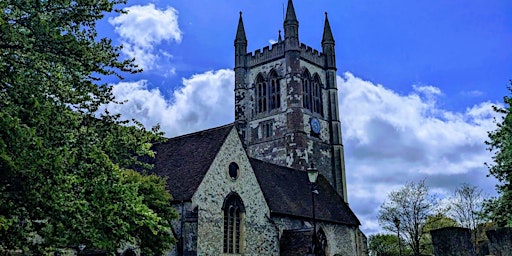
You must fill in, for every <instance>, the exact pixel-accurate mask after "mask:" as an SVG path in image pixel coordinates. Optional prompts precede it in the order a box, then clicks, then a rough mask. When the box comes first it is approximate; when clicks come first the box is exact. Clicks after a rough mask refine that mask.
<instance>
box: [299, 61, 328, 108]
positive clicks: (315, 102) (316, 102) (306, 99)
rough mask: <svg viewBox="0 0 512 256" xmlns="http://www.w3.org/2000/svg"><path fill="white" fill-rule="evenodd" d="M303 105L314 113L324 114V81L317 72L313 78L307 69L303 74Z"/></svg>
mask: <svg viewBox="0 0 512 256" xmlns="http://www.w3.org/2000/svg"><path fill="white" fill-rule="evenodd" d="M302 91H303V95H302V106H303V107H304V108H306V109H309V110H310V111H311V112H313V113H318V114H320V115H322V113H323V112H322V82H321V80H320V76H318V74H317V73H315V74H314V76H313V78H311V74H310V73H309V71H308V70H307V69H306V70H305V71H304V73H303V74H302Z"/></svg>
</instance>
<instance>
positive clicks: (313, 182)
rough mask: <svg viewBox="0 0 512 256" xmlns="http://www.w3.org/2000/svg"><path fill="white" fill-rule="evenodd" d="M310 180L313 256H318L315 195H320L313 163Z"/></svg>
mask: <svg viewBox="0 0 512 256" xmlns="http://www.w3.org/2000/svg"><path fill="white" fill-rule="evenodd" d="M307 172H308V179H309V182H310V183H311V203H312V207H311V208H312V211H313V236H312V241H311V255H316V248H315V247H316V218H315V194H318V189H317V187H316V180H317V178H318V170H317V169H316V168H315V165H314V164H313V163H311V167H309V168H308V169H307Z"/></svg>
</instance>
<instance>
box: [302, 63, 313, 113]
mask: <svg viewBox="0 0 512 256" xmlns="http://www.w3.org/2000/svg"><path fill="white" fill-rule="evenodd" d="M302 91H303V94H302V107H304V108H307V109H309V110H311V75H310V74H309V71H308V70H307V69H306V70H305V71H304V74H302Z"/></svg>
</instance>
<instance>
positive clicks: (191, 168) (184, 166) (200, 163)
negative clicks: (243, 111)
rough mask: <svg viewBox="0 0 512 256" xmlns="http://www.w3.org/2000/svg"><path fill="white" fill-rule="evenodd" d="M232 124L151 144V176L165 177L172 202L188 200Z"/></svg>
mask: <svg viewBox="0 0 512 256" xmlns="http://www.w3.org/2000/svg"><path fill="white" fill-rule="evenodd" d="M232 129H233V124H229V125H224V126H221V127H216V128H212V129H208V130H204V131H199V132H196V133H191V134H187V135H183V136H179V137H175V138H170V139H168V140H167V141H165V142H162V143H158V144H156V145H154V147H153V150H155V152H156V156H155V158H154V159H153V161H151V162H152V163H153V164H154V168H153V169H152V170H151V172H152V173H155V174H158V175H159V176H163V177H167V188H168V189H169V191H170V192H171V195H172V196H173V198H174V200H175V201H189V200H190V199H191V198H192V196H193V195H194V193H195V191H196V190H197V188H198V186H199V184H201V182H202V180H203V178H204V176H205V174H206V172H207V171H208V169H209V168H210V165H211V164H212V162H213V160H214V159H215V157H216V156H217V153H218V152H219V150H220V148H221V146H222V145H223V144H224V141H225V140H226V138H227V136H228V134H229V132H230V131H231V130H232Z"/></svg>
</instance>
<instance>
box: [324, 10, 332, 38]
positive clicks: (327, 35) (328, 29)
mask: <svg viewBox="0 0 512 256" xmlns="http://www.w3.org/2000/svg"><path fill="white" fill-rule="evenodd" d="M326 43H331V44H334V37H333V36H332V31H331V25H330V24H329V18H327V12H326V13H325V23H324V35H323V37H322V44H326Z"/></svg>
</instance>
